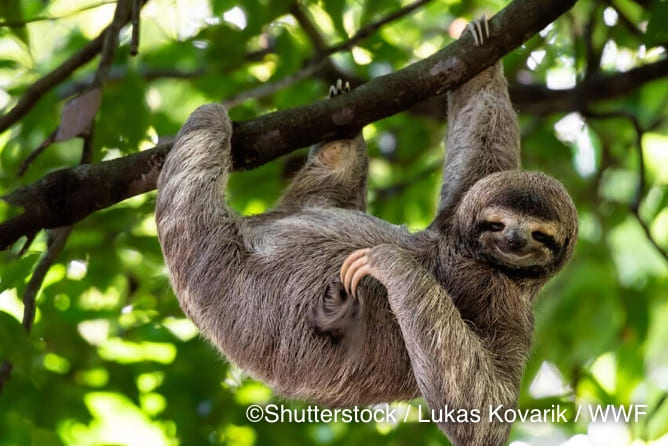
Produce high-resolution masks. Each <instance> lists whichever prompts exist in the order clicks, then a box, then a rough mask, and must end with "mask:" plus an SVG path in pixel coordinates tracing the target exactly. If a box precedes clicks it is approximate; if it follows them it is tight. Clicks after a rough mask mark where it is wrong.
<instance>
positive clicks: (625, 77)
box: [510, 58, 668, 115]
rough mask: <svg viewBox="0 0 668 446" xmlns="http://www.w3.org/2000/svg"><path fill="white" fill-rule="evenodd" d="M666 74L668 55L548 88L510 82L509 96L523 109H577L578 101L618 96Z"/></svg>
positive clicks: (585, 101) (586, 101)
mask: <svg viewBox="0 0 668 446" xmlns="http://www.w3.org/2000/svg"><path fill="white" fill-rule="evenodd" d="M666 76H668V58H667V59H663V60H660V61H658V62H654V63H650V64H647V65H643V66H641V67H638V68H633V69H632V70H629V71H626V72H623V73H613V74H610V73H603V72H597V73H595V74H592V76H591V77H590V78H589V79H588V80H587V82H583V83H580V84H578V85H577V86H575V87H574V88H569V89H564V90H550V89H549V88H547V87H544V86H542V85H519V84H514V85H512V86H511V88H510V97H511V99H512V100H513V103H514V104H515V105H517V106H518V107H519V108H520V110H521V111H522V112H523V113H532V114H538V115H545V114H548V113H558V112H569V111H573V110H580V109H581V107H582V104H586V103H589V102H592V101H596V100H601V99H610V98H613V97H617V96H622V95H624V94H627V93H629V92H631V91H633V90H635V89H637V88H638V86H639V85H642V84H644V83H647V82H650V81H653V80H656V79H660V78H662V77H666Z"/></svg>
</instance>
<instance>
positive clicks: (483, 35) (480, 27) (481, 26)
mask: <svg viewBox="0 0 668 446" xmlns="http://www.w3.org/2000/svg"><path fill="white" fill-rule="evenodd" d="M467 28H468V30H469V31H470V32H471V34H472V35H473V42H474V44H475V46H482V45H483V44H484V43H485V41H486V40H487V39H489V23H488V21H487V16H486V15H485V14H483V15H482V16H481V17H480V18H479V19H475V20H473V21H472V22H471V23H469V24H468V26H467ZM330 91H331V90H330Z"/></svg>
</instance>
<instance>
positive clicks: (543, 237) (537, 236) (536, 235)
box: [531, 231, 554, 245]
mask: <svg viewBox="0 0 668 446" xmlns="http://www.w3.org/2000/svg"><path fill="white" fill-rule="evenodd" d="M531 237H533V239H534V240H536V241H537V242H539V243H542V244H543V245H554V238H552V237H551V236H549V235H547V234H546V233H544V232H541V231H533V232H532V233H531Z"/></svg>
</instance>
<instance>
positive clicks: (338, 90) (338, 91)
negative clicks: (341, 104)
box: [329, 79, 350, 99]
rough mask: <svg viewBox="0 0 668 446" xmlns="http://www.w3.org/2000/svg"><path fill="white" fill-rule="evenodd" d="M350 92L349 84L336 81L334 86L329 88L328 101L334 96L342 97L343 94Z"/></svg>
mask: <svg viewBox="0 0 668 446" xmlns="http://www.w3.org/2000/svg"><path fill="white" fill-rule="evenodd" d="M349 91H350V82H348V81H345V83H344V82H343V80H341V79H338V80H337V81H336V84H335V85H330V86H329V97H330V99H331V98H333V97H334V96H339V95H342V94H343V93H348V92H349Z"/></svg>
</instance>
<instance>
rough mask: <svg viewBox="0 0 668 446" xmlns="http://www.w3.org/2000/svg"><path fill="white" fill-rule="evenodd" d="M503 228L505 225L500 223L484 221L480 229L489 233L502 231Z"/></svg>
mask: <svg viewBox="0 0 668 446" xmlns="http://www.w3.org/2000/svg"><path fill="white" fill-rule="evenodd" d="M505 227H506V225H504V224H503V223H501V222H500V221H486V222H484V223H483V224H482V229H483V230H485V231H490V232H499V231H503V228H505Z"/></svg>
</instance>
